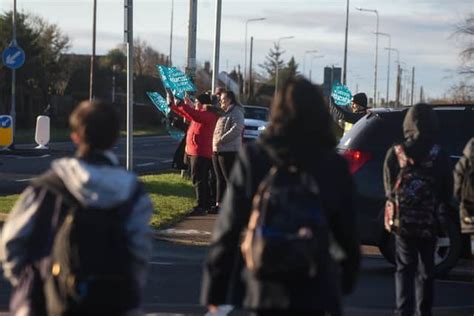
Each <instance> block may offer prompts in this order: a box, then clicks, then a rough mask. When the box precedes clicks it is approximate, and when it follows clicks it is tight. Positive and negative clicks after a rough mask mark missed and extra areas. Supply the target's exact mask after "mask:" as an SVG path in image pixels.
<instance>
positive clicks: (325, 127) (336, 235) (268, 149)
mask: <svg viewBox="0 0 474 316" xmlns="http://www.w3.org/2000/svg"><path fill="white" fill-rule="evenodd" d="M335 145H336V139H335V136H334V135H333V133H332V130H331V118H330V115H329V112H328V110H327V107H326V105H325V101H324V99H323V95H322V92H321V89H320V88H319V87H317V86H315V85H313V84H311V83H310V82H309V81H308V80H306V79H304V78H301V77H298V78H295V79H290V80H289V81H287V82H286V83H285V85H284V86H283V88H282V89H281V90H280V91H279V93H278V96H277V98H276V99H275V100H274V102H273V105H272V107H271V113H270V123H269V126H268V127H267V129H266V130H265V132H264V133H263V134H262V135H261V139H259V140H257V141H256V142H255V143H249V144H248V145H245V146H244V147H243V149H242V150H241V151H240V152H239V155H238V157H237V159H236V161H235V164H234V167H233V170H232V173H231V176H230V180H229V183H228V186H227V192H226V194H225V196H224V200H223V202H222V204H221V210H220V214H219V217H218V219H217V221H216V224H215V227H214V233H213V236H212V243H211V246H210V250H209V254H208V256H207V259H206V262H205V266H204V278H203V288H202V302H203V303H204V304H206V305H207V306H208V308H209V310H210V312H216V310H217V306H218V305H221V304H226V303H231V304H234V305H240V304H242V306H243V307H244V308H245V309H247V310H250V311H253V312H256V313H257V314H258V315H327V313H329V314H331V315H340V314H341V310H342V308H341V301H340V300H341V298H340V293H341V292H342V293H346V294H347V293H350V292H351V291H352V289H353V287H354V284H355V279H356V275H357V271H358V267H359V260H360V254H359V242H358V233H357V231H356V224H355V223H357V219H356V212H355V211H354V206H353V204H354V203H353V197H354V185H353V180H352V177H351V175H350V173H349V169H348V165H347V162H346V161H345V160H344V158H343V157H341V156H340V155H338V154H337V153H336V151H335ZM276 159H278V160H280V161H291V163H292V164H294V165H295V166H297V168H299V169H301V170H304V171H305V173H306V174H308V175H310V176H311V177H312V178H313V179H314V180H315V181H316V182H317V184H318V186H319V190H320V191H319V192H320V193H319V196H320V204H321V210H322V212H323V214H324V217H325V218H326V219H327V223H328V227H329V230H330V231H331V235H332V237H333V239H334V242H335V243H337V244H338V245H339V246H340V249H342V252H343V253H344V256H343V259H341V258H338V261H336V259H335V258H334V257H333V256H331V255H329V250H328V247H326V249H322V250H321V251H322V252H324V254H325V255H324V256H322V257H321V258H324V259H322V260H321V262H320V265H319V267H318V272H317V274H316V276H313V277H307V278H304V279H303V280H301V279H300V280H299V281H294V280H293V281H291V280H288V279H286V280H285V281H282V280H274V279H264V278H259V277H258V275H255V274H254V273H252V271H251V270H250V269H249V268H248V266H247V265H246V264H244V261H243V259H242V256H241V255H240V254H239V251H238V249H239V247H238V245H239V243H240V241H241V234H242V232H243V231H244V230H245V229H246V228H247V223H249V218H250V214H251V211H252V210H251V209H252V200H253V199H254V198H255V197H256V193H257V188H258V187H259V186H260V184H261V182H262V180H263V179H264V178H266V177H267V175H268V174H269V170H270V169H271V168H272V166H275V164H274V161H275V160H276ZM338 264H339V265H340V267H338ZM339 268H340V269H339ZM339 270H340V271H341V272H342V275H340V274H339V272H338V271H339ZM239 284H240V285H242V286H243V287H244V289H242V288H241V287H240V288H239ZM229 289H232V293H230V292H229Z"/></svg>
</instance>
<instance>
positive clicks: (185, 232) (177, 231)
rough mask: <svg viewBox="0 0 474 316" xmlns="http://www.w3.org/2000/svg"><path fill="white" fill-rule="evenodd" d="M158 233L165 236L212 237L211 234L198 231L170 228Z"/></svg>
mask: <svg viewBox="0 0 474 316" xmlns="http://www.w3.org/2000/svg"><path fill="white" fill-rule="evenodd" d="M157 233H159V234H163V235H211V232H206V231H202V230H196V229H175V228H168V229H163V230H158V231H157Z"/></svg>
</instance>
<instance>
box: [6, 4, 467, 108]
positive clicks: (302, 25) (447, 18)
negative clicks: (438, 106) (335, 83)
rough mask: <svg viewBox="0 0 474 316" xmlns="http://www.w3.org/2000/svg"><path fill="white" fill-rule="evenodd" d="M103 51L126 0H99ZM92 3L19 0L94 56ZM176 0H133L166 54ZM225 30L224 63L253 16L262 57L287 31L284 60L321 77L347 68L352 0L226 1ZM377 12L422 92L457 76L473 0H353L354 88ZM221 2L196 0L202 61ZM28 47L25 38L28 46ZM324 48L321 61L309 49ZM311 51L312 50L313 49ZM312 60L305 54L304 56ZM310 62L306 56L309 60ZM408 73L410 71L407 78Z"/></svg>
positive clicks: (237, 56)
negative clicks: (460, 27) (327, 69)
mask: <svg viewBox="0 0 474 316" xmlns="http://www.w3.org/2000/svg"><path fill="white" fill-rule="evenodd" d="M97 2H98V11H97V21H98V22H97V23H98V24H97V49H98V53H99V54H105V53H106V52H107V51H108V50H109V49H111V48H114V47H115V46H117V44H119V43H120V42H121V41H122V40H123V24H124V22H123V17H124V13H123V2H124V1H123V0H98V1H97ZM12 3H13V0H0V12H1V11H7V10H11V8H12ZM92 3H93V1H92V0H17V7H18V10H19V11H24V12H30V13H35V14H38V15H40V16H42V17H43V18H45V19H47V20H48V21H49V22H51V23H56V24H58V25H59V26H60V28H61V29H62V30H63V32H64V33H66V34H67V35H68V36H69V37H70V39H71V43H72V47H71V51H72V52H75V53H84V54H86V53H90V52H91V39H92V36H91V34H92ZM171 3H172V1H171V0H135V1H134V20H135V21H134V22H135V24H134V35H135V37H140V38H141V39H142V40H146V41H147V42H148V43H149V44H150V45H151V46H153V47H154V48H155V49H157V50H159V51H160V52H162V53H165V54H168V52H169V34H170V16H171V14H170V13H171ZM174 3H175V4H174V12H175V16H174V17H175V18H174V37H173V62H174V63H175V64H176V65H177V66H178V67H182V66H184V64H185V56H186V45H185V44H186V40H187V25H188V23H187V20H188V14H189V1H188V0H175V1H174ZM222 3H223V4H222V30H221V41H222V42H221V70H232V69H234V68H236V67H237V66H238V65H241V66H242V67H243V64H244V56H245V55H244V47H245V46H244V43H245V42H244V41H245V35H244V33H245V22H246V20H248V19H252V18H260V17H264V18H266V20H265V21H261V22H253V23H249V24H248V26H249V27H248V35H249V37H250V36H253V37H254V60H255V63H256V64H259V63H261V62H263V60H264V58H265V55H266V54H267V52H268V50H269V49H270V48H271V47H272V45H273V43H274V42H275V41H276V40H277V39H278V38H279V37H283V36H294V38H293V39H291V40H285V41H282V42H281V46H282V48H283V49H284V50H285V54H284V55H283V58H284V59H285V60H288V59H289V58H291V56H294V57H295V59H296V61H297V63H299V66H300V72H303V69H305V70H306V73H305V75H306V76H309V70H310V68H311V66H312V69H311V70H312V80H313V81H315V82H322V70H323V68H324V66H330V65H335V66H336V67H337V66H339V67H340V66H342V64H343V54H344V31H345V14H346V1H345V0H253V1H249V0H223V1H222ZM356 7H362V8H366V9H376V10H378V12H379V18H380V23H379V32H384V33H388V34H390V35H391V41H392V47H393V48H396V49H398V50H399V52H400V63H401V65H402V67H403V68H405V69H406V70H407V71H406V73H408V72H410V73H411V68H412V67H415V69H416V70H415V71H416V72H415V90H416V91H417V92H416V94H418V91H419V87H420V86H423V88H424V91H425V94H426V95H428V96H429V97H441V96H443V95H444V94H445V93H446V91H447V90H448V89H449V87H450V86H451V85H452V84H453V83H455V82H457V81H458V80H459V78H458V76H457V75H456V70H457V68H458V67H459V65H460V59H459V57H458V53H459V51H460V49H461V48H462V45H463V42H462V41H461V40H460V39H456V38H455V37H453V36H452V34H453V32H454V30H455V26H456V24H457V23H459V22H460V21H462V20H463V19H465V18H466V17H467V16H468V14H470V13H472V12H473V10H474V1H472V0H449V1H446V0H416V1H414V0H384V1H376V0H350V9H349V41H348V86H349V88H350V89H351V90H352V91H354V92H356V91H366V92H367V93H368V94H369V95H372V94H373V86H374V61H375V35H374V32H375V27H376V16H375V14H374V13H369V12H360V11H357V10H356V9H355V8H356ZM214 12H215V1H214V0H198V29H197V36H198V44H197V59H198V63H203V62H204V61H210V60H211V59H212V49H213V37H214V31H213V29H214ZM20 44H21V43H20ZM385 47H388V38H387V37H382V36H380V37H379V54H378V59H379V62H378V81H377V85H378V91H379V93H380V97H385V94H386V85H387V64H388V63H387V62H388V55H387V52H388V51H387V50H385V49H384V48H385ZM314 49H317V50H318V53H316V54H315V55H316V56H317V55H324V57H322V58H313V57H312V55H311V54H305V51H307V50H314ZM315 55H313V56H315ZM304 57H306V58H304ZM305 59H306V60H305ZM390 71H391V75H390V91H389V92H390V96H391V97H390V99H392V98H393V96H394V95H395V72H396V54H394V53H392V62H391V68H390ZM406 80H408V78H406Z"/></svg>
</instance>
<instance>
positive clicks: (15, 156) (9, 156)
mask: <svg viewBox="0 0 474 316" xmlns="http://www.w3.org/2000/svg"><path fill="white" fill-rule="evenodd" d="M50 156H51V155H50V154H45V155H42V156H29V157H24V156H17V155H5V156H4V157H6V158H16V159H38V158H46V157H50Z"/></svg>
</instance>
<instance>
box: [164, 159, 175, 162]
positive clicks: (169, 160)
mask: <svg viewBox="0 0 474 316" xmlns="http://www.w3.org/2000/svg"><path fill="white" fill-rule="evenodd" d="M161 162H162V163H169V162H173V159H168V160H163V161H161Z"/></svg>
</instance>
